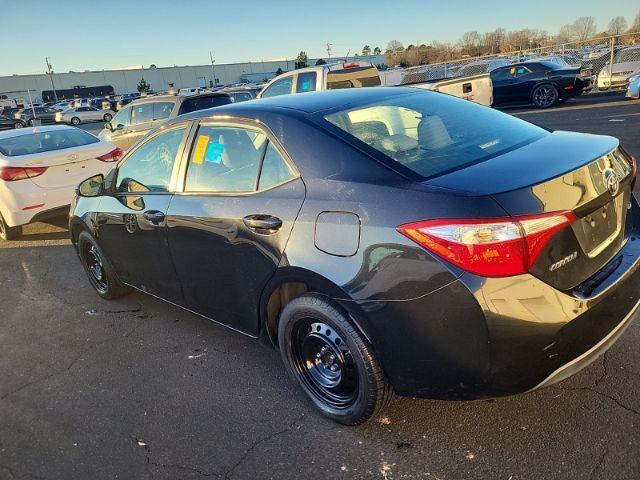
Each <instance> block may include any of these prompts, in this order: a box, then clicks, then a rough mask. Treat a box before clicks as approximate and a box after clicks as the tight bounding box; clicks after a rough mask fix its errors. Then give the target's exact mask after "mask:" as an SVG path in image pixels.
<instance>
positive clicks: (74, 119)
mask: <svg viewBox="0 0 640 480" xmlns="http://www.w3.org/2000/svg"><path fill="white" fill-rule="evenodd" d="M115 114H116V112H114V111H113V110H99V109H97V108H95V107H76V108H68V109H67V110H65V111H64V112H58V113H56V122H58V123H69V124H71V125H80V124H81V123H83V122H110V121H111V119H112V118H113V116H114V115H115Z"/></svg>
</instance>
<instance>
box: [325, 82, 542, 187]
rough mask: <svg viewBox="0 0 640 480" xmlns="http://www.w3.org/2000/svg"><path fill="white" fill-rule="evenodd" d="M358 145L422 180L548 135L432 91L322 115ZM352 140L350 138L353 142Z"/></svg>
mask: <svg viewBox="0 0 640 480" xmlns="http://www.w3.org/2000/svg"><path fill="white" fill-rule="evenodd" d="M324 118H325V120H327V121H328V122H330V123H331V124H333V125H335V126H336V127H338V128H340V129H341V130H343V131H344V132H346V133H347V134H348V135H349V137H350V138H351V139H353V140H354V141H355V142H354V143H355V144H356V145H357V141H360V142H364V143H365V144H367V145H369V146H370V147H372V148H373V149H375V150H376V151H377V152H379V153H381V154H383V155H384V157H381V159H382V160H386V161H387V162H388V161H389V160H391V161H392V162H393V163H395V164H400V165H402V166H403V167H406V168H408V169H410V170H411V171H412V172H414V173H416V174H418V175H419V176H420V177H422V179H427V178H430V177H433V176H436V175H441V174H443V173H447V172H449V171H452V170H457V169H459V168H463V167H465V166H467V165H471V164H473V163H477V162H480V161H483V160H486V159H488V158H491V157H495V156H497V155H500V154H502V153H506V152H507V151H509V150H513V149H515V148H518V147H520V146H522V145H525V144H527V143H530V142H532V141H534V140H536V139H538V138H540V137H542V136H544V135H546V134H548V132H547V131H546V130H544V129H542V128H540V127H536V126H535V125H532V124H530V123H527V122H525V121H523V120H519V119H517V118H514V117H512V116H510V115H507V114H504V113H501V112H498V111H496V110H493V109H491V108H487V107H483V106H480V105H477V104H475V103H473V102H469V101H467V100H461V99H457V98H453V97H450V96H448V95H443V94H441V93H434V92H417V93H415V94H410V95H403V96H400V97H394V98H392V99H388V100H385V101H381V102H377V103H375V104H369V105H364V106H358V107H355V108H350V109H345V110H341V111H338V112H335V113H331V114H328V115H325V116H324ZM349 137H348V138H349Z"/></svg>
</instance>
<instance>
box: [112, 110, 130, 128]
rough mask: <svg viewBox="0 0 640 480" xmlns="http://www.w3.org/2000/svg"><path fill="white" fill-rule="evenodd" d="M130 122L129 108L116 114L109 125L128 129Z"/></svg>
mask: <svg viewBox="0 0 640 480" xmlns="http://www.w3.org/2000/svg"><path fill="white" fill-rule="evenodd" d="M130 121H131V107H126V108H123V109H122V110H120V111H119V112H118V113H116V115H115V117H113V118H112V119H111V124H112V125H113V126H116V127H117V126H118V125H122V126H123V127H128V126H129V124H130Z"/></svg>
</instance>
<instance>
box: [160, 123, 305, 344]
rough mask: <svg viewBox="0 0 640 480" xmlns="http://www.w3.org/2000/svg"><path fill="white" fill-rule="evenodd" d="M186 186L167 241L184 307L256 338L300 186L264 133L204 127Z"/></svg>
mask: <svg viewBox="0 0 640 480" xmlns="http://www.w3.org/2000/svg"><path fill="white" fill-rule="evenodd" d="M182 170H183V171H184V170H186V174H185V182H184V186H183V188H182V190H183V191H182V192H180V186H179V187H178V188H177V190H178V192H177V193H176V194H175V196H174V197H173V200H172V201H171V205H170V206H169V212H168V215H167V219H168V220H167V221H168V229H169V230H168V239H169V248H170V252H171V257H172V258H173V260H174V264H175V266H176V270H177V272H178V276H179V278H180V281H181V283H182V286H183V290H184V295H185V301H186V306H187V307H188V308H189V309H191V310H193V311H195V312H197V313H200V314H202V315H204V316H206V317H209V318H211V319H213V320H216V321H218V322H220V323H224V324H226V325H228V326H230V327H233V328H235V329H238V330H240V331H243V332H246V333H249V334H256V333H257V332H258V308H259V300H260V295H261V293H262V290H263V288H264V286H265V284H266V283H267V281H268V280H269V278H270V277H271V276H272V275H273V273H274V272H275V270H276V268H277V266H278V264H279V262H280V259H281V257H282V253H283V251H284V248H285V245H286V242H287V239H288V237H289V234H290V232H291V229H292V227H293V223H294V221H295V219H296V216H297V214H298V211H299V210H300V207H301V205H302V202H303V200H304V195H305V188H304V184H303V183H302V180H300V178H299V177H298V176H297V174H296V173H295V170H294V168H293V167H292V165H291V163H290V162H289V161H288V160H285V155H284V154H283V149H282V148H281V147H279V146H277V145H276V144H275V143H274V141H273V139H269V138H268V136H267V135H266V134H265V132H263V131H262V130H260V129H258V128H256V127H254V126H248V125H243V124H219V123H203V124H201V125H200V126H199V129H198V133H197V136H196V138H195V141H194V145H193V148H192V151H191V155H190V157H189V159H188V162H187V163H186V164H185V165H183V167H182Z"/></svg>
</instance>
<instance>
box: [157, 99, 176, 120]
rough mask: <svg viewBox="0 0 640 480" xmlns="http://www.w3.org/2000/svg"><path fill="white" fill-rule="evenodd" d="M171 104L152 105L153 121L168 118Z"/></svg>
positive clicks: (171, 107)
mask: <svg viewBox="0 0 640 480" xmlns="http://www.w3.org/2000/svg"><path fill="white" fill-rule="evenodd" d="M173 105H174V103H173V102H158V103H154V104H153V119H154V120H162V119H163V118H168V117H169V115H171V111H172V110H173Z"/></svg>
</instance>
